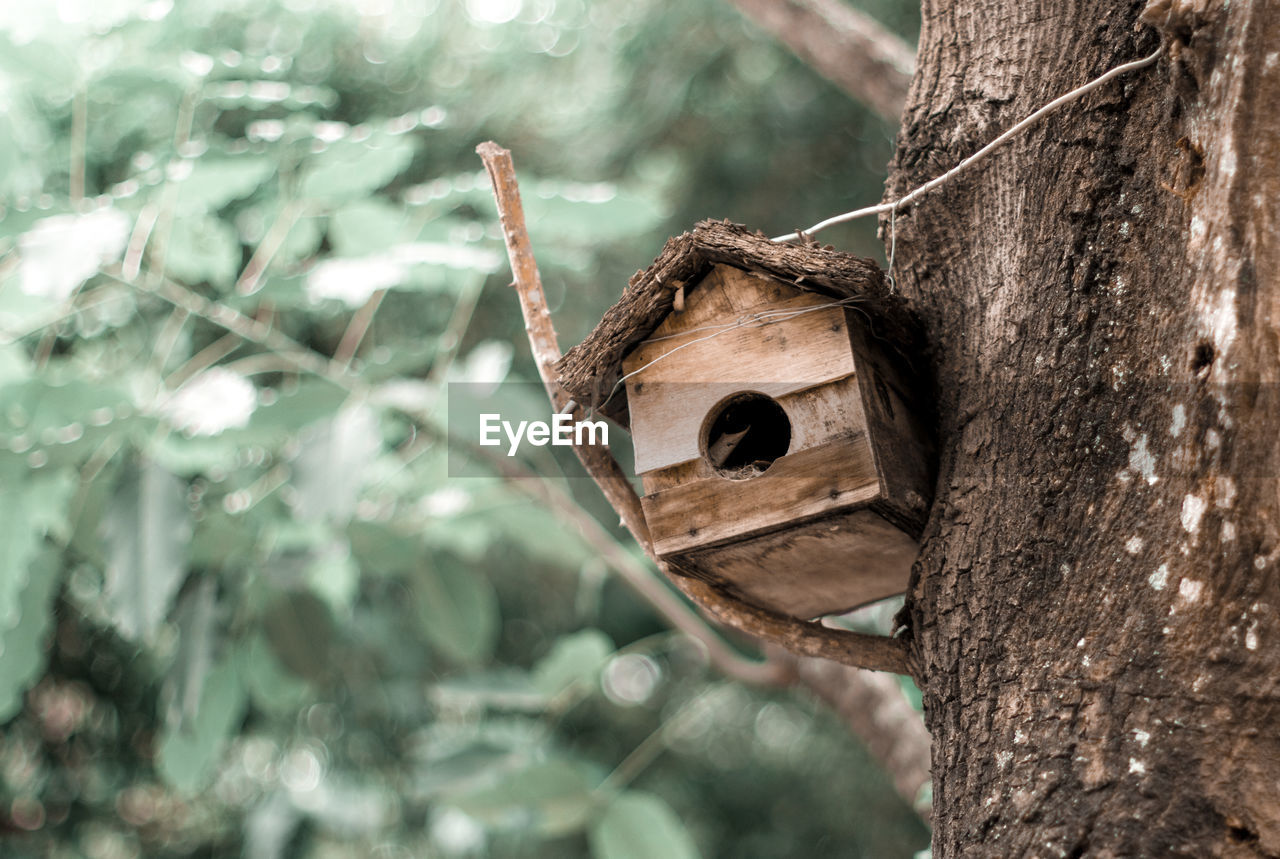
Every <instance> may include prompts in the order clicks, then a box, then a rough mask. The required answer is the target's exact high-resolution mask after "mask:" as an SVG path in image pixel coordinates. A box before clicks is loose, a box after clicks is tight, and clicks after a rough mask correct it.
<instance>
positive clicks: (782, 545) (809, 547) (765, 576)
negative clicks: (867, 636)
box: [673, 510, 918, 618]
mask: <svg viewBox="0 0 1280 859" xmlns="http://www.w3.org/2000/svg"><path fill="white" fill-rule="evenodd" d="M917 553H918V547H917V546H916V543H915V541H914V540H912V539H911V538H910V537H908V536H907V535H906V534H904V533H903V532H902V531H900V530H899V529H898V528H895V527H894V526H893V525H890V524H889V523H888V522H886V521H885V520H884V519H883V518H881V517H880V516H879V515H877V514H876V513H874V512H872V511H870V510H857V511H854V512H852V513H845V514H840V515H836V516H828V517H822V518H819V519H817V520H814V521H812V522H808V523H805V524H802V525H799V526H797V527H794V528H784V529H781V530H777V531H772V532H769V533H766V534H762V535H759V536H757V537H754V538H751V539H748V540H743V541H740V542H735V543H731V544H729V545H726V546H720V547H716V548H711V549H702V550H698V551H694V552H689V553H686V554H682V555H679V556H677V557H676V558H675V559H674V564H673V568H674V569H675V570H676V571H677V572H681V573H684V574H686V575H692V576H694V577H696V578H699V579H702V580H704V581H709V582H712V583H715V584H719V585H721V586H723V587H726V588H727V589H728V590H730V591H731V592H733V593H735V594H737V595H738V596H740V597H741V598H742V599H745V600H746V601H748V602H752V603H755V604H756V605H759V606H762V607H764V608H769V609H773V610H774V611H780V612H783V613H785V614H789V615H792V616H793V617H799V618H811V617H818V616H820V615H824V614H840V613H842V612H845V611H849V610H851V609H854V608H857V607H858V606H860V605H865V604H867V603H869V602H874V601H876V600H879V599H884V598H885V597H889V596H893V595H894V594H899V593H902V592H903V591H904V590H906V587H907V579H908V578H909V577H910V575H911V565H912V563H914V561H915V558H916V554H917Z"/></svg>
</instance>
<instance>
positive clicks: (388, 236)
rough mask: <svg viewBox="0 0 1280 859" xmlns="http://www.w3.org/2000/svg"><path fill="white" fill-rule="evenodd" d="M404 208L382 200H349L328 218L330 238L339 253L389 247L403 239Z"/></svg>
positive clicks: (354, 253)
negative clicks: (349, 201) (352, 201)
mask: <svg viewBox="0 0 1280 859" xmlns="http://www.w3.org/2000/svg"><path fill="white" fill-rule="evenodd" d="M404 221H405V218H404V210H403V209H402V208H401V207H399V206H393V205H390V204H389V203H387V202H385V201H383V200H381V199H379V198H376V197H375V198H371V199H368V200H359V201H356V202H354V203H350V204H348V205H346V206H344V207H342V208H341V209H339V210H338V211H336V212H334V213H333V216H332V217H331V218H330V219H329V239H330V241H332V242H333V248H334V251H335V252H336V253H337V254H338V255H340V256H363V255H365V254H370V253H374V252H376V251H384V250H389V249H390V248H392V247H394V246H395V245H396V244H398V243H399V242H400V241H401V239H403V238H404V236H403V230H404Z"/></svg>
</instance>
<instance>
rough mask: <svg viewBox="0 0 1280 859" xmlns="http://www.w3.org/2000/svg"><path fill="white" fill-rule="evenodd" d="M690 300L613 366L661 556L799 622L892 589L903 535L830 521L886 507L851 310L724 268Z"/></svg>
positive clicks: (863, 522) (903, 550)
mask: <svg viewBox="0 0 1280 859" xmlns="http://www.w3.org/2000/svg"><path fill="white" fill-rule="evenodd" d="M691 287H692V288H691ZM691 287H690V286H686V287H685V288H686V290H687V298H686V300H685V303H684V309H683V310H682V311H680V312H673V313H672V314H670V315H669V316H667V317H666V319H665V320H664V321H663V322H662V324H661V325H659V326H658V328H657V329H656V330H654V332H653V333H652V335H651V336H650V337H649V338H648V339H647V340H646V341H645V342H643V343H641V344H640V345H639V346H638V347H637V348H636V349H634V350H633V351H632V352H631V353H630V354H629V355H628V356H627V358H626V359H625V361H624V362H623V371H624V373H625V374H626V376H627V378H626V385H627V399H628V403H629V408H630V421H631V433H632V438H633V441H634V446H635V458H636V471H637V472H638V473H639V474H640V476H641V479H642V481H643V484H644V489H645V496H644V498H643V499H642V504H643V508H644V513H645V520H646V523H647V524H648V526H649V531H650V535H651V537H652V538H653V541H654V549H655V551H656V552H657V553H658V555H659V556H661V557H663V558H665V559H668V560H672V561H676V562H678V564H679V566H680V568H681V569H683V570H684V571H685V572H687V573H689V574H693V575H699V574H700V573H699V571H700V570H701V571H704V573H705V574H706V575H711V576H714V577H715V578H717V579H718V580H720V581H721V582H725V581H729V582H732V585H733V587H734V588H735V589H736V590H738V591H739V592H740V593H741V594H742V596H744V598H747V599H748V600H750V601H753V602H756V603H758V604H762V605H765V606H767V607H771V608H778V609H783V610H786V611H789V612H791V613H795V612H801V613H803V614H805V616H809V615H811V614H818V613H821V612H822V611H829V610H832V609H836V608H845V607H850V606H853V605H857V604H859V603H861V602H867V601H870V600H872V599H878V598H880V597H882V596H885V595H888V594H891V593H895V592H898V591H900V590H901V589H902V584H903V559H904V558H907V560H906V564H907V566H908V567H909V564H910V558H914V554H915V543H914V540H913V539H912V538H911V537H909V536H907V535H904V534H902V532H901V531H900V530H899V529H897V528H895V527H894V526H892V525H890V524H888V523H886V522H885V521H884V520H883V518H881V517H879V516H877V515H876V514H874V513H867V514H865V515H863V516H860V517H856V518H855V519H851V520H850V521H848V522H843V523H840V522H833V521H827V520H829V519H830V516H831V515H832V514H837V513H847V512H849V511H851V510H854V509H856V508H861V507H866V506H867V505H869V504H871V503H873V502H875V501H877V500H878V499H881V498H882V497H884V495H885V488H884V486H883V485H882V481H881V477H880V474H879V471H878V469H877V464H876V456H875V450H874V448H873V445H872V442H871V439H870V438H869V435H868V432H867V425H868V421H867V415H866V412H865V408H864V404H863V400H864V395H863V391H862V390H861V384H860V382H861V380H860V378H859V373H858V362H859V356H858V354H857V351H856V350H855V348H854V345H853V344H854V340H855V338H856V334H855V332H854V330H852V329H851V320H850V319H849V316H848V314H849V311H848V310H847V309H846V308H845V307H842V306H839V305H838V303H836V302H833V301H832V300H831V299H830V298H827V297H825V296H821V295H816V294H813V293H804V292H799V291H798V290H795V289H793V288H791V287H789V286H788V285H786V284H782V283H779V282H778V281H777V280H775V279H772V278H768V277H761V276H757V275H753V274H750V273H747V272H744V271H741V270H739V269H736V268H733V267H731V266H726V265H720V266H716V267H715V268H713V269H712V270H711V272H710V273H709V274H707V275H706V277H705V278H704V279H703V280H702V281H700V282H698V283H696V284H693V285H691ZM853 321H854V322H856V319H855V320H853ZM903 411H905V409H904V410H903ZM819 519H822V520H824V521H823V522H822V523H821V524H820V525H819V526H818V527H816V528H814V529H810V531H811V533H810V532H809V531H806V532H805V533H803V534H797V533H791V534H789V535H788V536H786V537H785V538H784V539H780V538H777V537H767V538H765V539H764V540H763V541H761V539H760V538H761V537H762V536H764V535H767V534H769V533H771V532H775V531H777V530H779V529H784V528H790V529H793V530H794V528H795V527H797V526H798V525H800V524H802V523H806V522H811V521H814V520H819ZM872 536H874V537H875V539H874V540H872V539H870V538H871V537H872ZM870 544H874V545H875V546H876V547H878V548H877V549H876V551H877V552H878V553H879V555H878V556H877V557H875V558H871V557H870V556H867V555H866V553H865V552H864V553H863V555H864V558H863V560H865V561H874V566H875V569H876V570H877V571H878V572H877V573H875V574H873V575H871V576H861V577H857V576H850V575H849V567H848V565H849V562H850V559H849V558H848V557H843V558H842V557H841V553H842V550H844V549H849V548H851V547H853V546H856V545H864V546H865V545H870ZM762 564H768V566H769V568H770V570H771V571H764V574H763V575H761V572H762V567H761V565H762ZM784 568H785V569H786V570H788V571H790V572H788V573H781V572H778V571H779V570H782V569H784Z"/></svg>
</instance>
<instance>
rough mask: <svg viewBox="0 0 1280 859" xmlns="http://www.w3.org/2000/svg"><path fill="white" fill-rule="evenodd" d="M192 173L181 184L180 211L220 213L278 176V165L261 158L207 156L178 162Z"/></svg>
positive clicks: (179, 194) (179, 195)
mask: <svg viewBox="0 0 1280 859" xmlns="http://www.w3.org/2000/svg"><path fill="white" fill-rule="evenodd" d="M178 163H179V164H180V165H182V166H181V168H180V169H186V166H187V165H190V170H191V172H190V173H189V174H188V175H187V176H186V178H184V179H182V180H181V181H179V182H178V202H177V206H178V211H179V212H182V213H188V214H190V213H200V212H216V211H218V210H219V209H221V208H222V207H223V206H225V205H227V203H230V202H231V201H232V200H238V199H240V198H241V197H247V196H249V195H250V194H252V193H253V192H254V191H256V190H257V189H258V188H259V187H260V186H261V185H262V184H263V183H265V182H266V181H267V180H268V179H269V178H271V177H272V176H273V175H274V174H275V170H276V165H275V162H273V161H272V160H271V159H269V158H265V157H262V156H258V155H236V156H225V157H214V156H205V157H202V158H199V159H196V160H194V161H182V162H178Z"/></svg>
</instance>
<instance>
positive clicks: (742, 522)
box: [641, 434, 880, 556]
mask: <svg viewBox="0 0 1280 859" xmlns="http://www.w3.org/2000/svg"><path fill="white" fill-rule="evenodd" d="M836 463H839V467H834V465H835V464H836ZM879 494H880V479H879V477H878V476H877V475H876V472H875V468H874V466H873V464H872V459H871V446H870V444H869V443H868V442H867V438H866V436H865V434H859V435H857V436H853V437H850V438H843V439H839V440H836V441H832V442H828V443H827V444H824V445H819V446H818V447H814V448H810V449H808V450H804V451H800V452H799V453H794V454H788V455H787V456H784V457H782V458H781V459H779V460H777V461H776V462H774V464H773V466H772V467H771V468H770V469H769V470H768V471H767V472H766V473H764V474H763V475H761V476H759V477H755V478H752V479H750V480H729V479H727V478H724V477H720V476H715V477H711V478H707V479H705V480H700V481H698V482H696V483H690V484H686V485H683V486H677V487H675V488H673V489H668V490H665V491H663V492H658V493H656V494H654V495H649V496H646V497H645V498H643V499H641V504H642V506H643V509H644V515H645V521H646V522H647V523H648V525H649V533H650V535H651V537H652V538H653V546H654V550H655V551H656V552H657V553H658V555H660V556H661V555H671V554H675V553H677V552H682V551H686V550H688V549H691V548H694V547H704V546H708V545H714V544H716V543H719V542H722V541H725V540H731V539H735V538H742V537H746V536H749V535H751V534H754V533H758V532H760V531H764V530H768V529H770V528H776V527H778V526H780V525H785V524H787V523H789V522H795V521H798V520H802V519H806V518H809V517H811V516H816V515H819V514H821V513H826V512H830V511H833V510H840V509H843V508H848V507H850V506H853V505H855V504H864V505H865V504H866V503H868V502H870V501H871V500H873V499H874V498H876V497H877V496H878V495H879Z"/></svg>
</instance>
